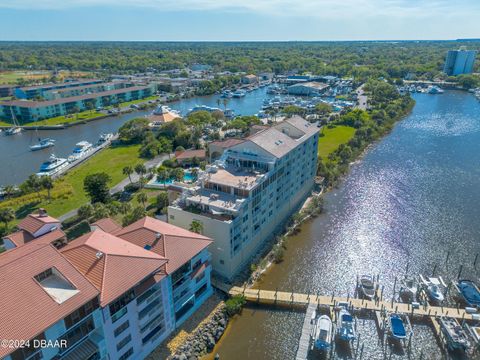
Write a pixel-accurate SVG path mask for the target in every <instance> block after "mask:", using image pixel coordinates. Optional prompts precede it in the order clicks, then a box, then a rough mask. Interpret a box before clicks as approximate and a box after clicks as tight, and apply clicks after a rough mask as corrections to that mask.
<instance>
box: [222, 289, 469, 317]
mask: <svg viewBox="0 0 480 360" xmlns="http://www.w3.org/2000/svg"><path fill="white" fill-rule="evenodd" d="M228 293H229V294H230V295H232V296H233V295H239V294H243V295H244V296H245V299H246V300H247V301H249V302H256V303H259V304H265V305H283V306H294V305H295V306H305V307H306V306H308V305H309V304H315V305H317V306H324V307H330V308H333V307H335V305H336V304H338V303H339V302H347V303H349V304H350V305H351V306H353V307H354V308H355V309H358V310H370V311H383V312H385V311H386V312H395V313H401V314H406V315H417V316H425V317H433V318H436V317H442V316H448V317H452V318H456V319H458V320H472V319H474V316H473V314H469V313H467V312H466V311H465V310H464V309H460V308H447V307H441V306H430V305H428V304H427V303H426V304H424V305H421V306H420V307H419V308H414V307H413V306H412V305H411V304H406V303H397V302H393V301H385V300H377V301H372V300H364V299H357V298H346V297H338V296H333V295H332V296H325V295H318V294H299V293H292V292H283V291H274V290H259V289H250V288H241V287H236V286H235V287H232V288H231V289H230V290H229V291H228ZM475 315H476V317H478V314H475Z"/></svg>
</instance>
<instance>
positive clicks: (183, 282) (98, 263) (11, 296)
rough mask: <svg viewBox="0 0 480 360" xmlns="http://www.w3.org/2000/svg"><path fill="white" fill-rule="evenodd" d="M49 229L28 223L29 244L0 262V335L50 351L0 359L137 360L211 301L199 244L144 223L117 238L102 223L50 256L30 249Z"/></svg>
mask: <svg viewBox="0 0 480 360" xmlns="http://www.w3.org/2000/svg"><path fill="white" fill-rule="evenodd" d="M40 215H41V216H40ZM49 226H58V220H56V219H54V218H51V217H49V216H48V215H46V214H45V213H42V214H35V215H31V216H29V217H28V218H27V219H26V220H24V221H22V222H21V230H20V231H25V232H28V233H29V234H32V236H35V235H37V236H38V239H33V240H30V241H28V242H24V243H18V245H17V246H16V247H13V248H10V249H8V250H7V251H5V252H4V253H2V254H0V274H2V276H0V286H2V289H4V290H6V291H4V292H3V293H2V297H1V302H2V311H1V312H0V334H2V337H3V338H8V339H21V340H25V341H27V340H30V341H31V343H32V344H33V341H34V340H35V341H39V340H46V341H49V342H53V343H55V344H57V345H55V346H52V347H48V348H43V349H41V348H38V347H30V348H24V349H18V350H15V349H5V348H4V349H0V358H2V357H6V359H8V360H17V359H52V358H58V359H68V360H81V359H89V360H96V359H107V358H109V359H121V360H125V359H127V358H132V359H143V358H145V357H146V356H147V355H148V354H150V353H151V352H152V351H153V350H154V349H155V348H156V347H157V346H159V345H160V344H161V343H162V342H163V341H164V340H165V339H166V338H167V336H169V335H170V334H171V333H172V332H173V331H174V330H175V328H176V327H177V326H179V325H180V324H181V323H183V322H184V321H185V320H186V319H188V317H189V316H191V315H192V314H193V312H195V310H196V309H198V307H199V306H201V304H202V303H203V302H204V301H205V300H206V299H207V298H208V297H209V296H210V295H211V294H212V287H211V282H210V273H211V265H210V263H211V258H210V253H209V251H208V247H209V246H210V244H211V243H212V241H211V240H210V239H209V238H208V237H206V236H203V235H200V234H196V233H192V232H190V231H188V230H185V229H182V228H179V227H176V226H174V225H171V224H168V223H165V222H162V221H159V220H156V219H152V218H149V217H146V218H144V219H141V220H139V221H137V222H135V223H133V224H131V225H129V226H127V227H125V228H122V227H121V226H120V225H118V224H117V223H116V222H115V221H114V220H112V219H102V220H99V221H97V222H95V223H94V224H92V225H91V227H92V231H91V232H89V233H87V234H85V235H83V236H81V237H79V238H77V239H75V240H72V241H71V242H69V243H68V244H66V245H65V244H63V243H62V245H63V246H61V247H58V248H56V247H55V246H54V245H53V244H52V243H50V242H49V241H43V240H40V239H41V238H42V237H43V236H45V235H41V233H42V232H43V231H44V230H45V229H46V228H49ZM51 232H52V231H51ZM51 232H50V233H51Z"/></svg>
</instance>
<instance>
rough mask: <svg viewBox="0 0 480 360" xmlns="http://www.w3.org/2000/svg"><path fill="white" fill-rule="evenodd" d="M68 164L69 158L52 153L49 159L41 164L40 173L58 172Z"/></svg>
mask: <svg viewBox="0 0 480 360" xmlns="http://www.w3.org/2000/svg"><path fill="white" fill-rule="evenodd" d="M67 165H68V161H67V159H63V158H57V157H56V156H55V155H54V154H51V155H50V157H49V158H48V161H45V162H44V163H43V164H42V165H40V174H39V175H51V174H54V173H56V172H58V171H59V170H60V169H62V168H64V167H65V166H67Z"/></svg>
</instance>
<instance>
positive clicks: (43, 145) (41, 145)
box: [30, 138, 55, 151]
mask: <svg viewBox="0 0 480 360" xmlns="http://www.w3.org/2000/svg"><path fill="white" fill-rule="evenodd" d="M52 146H55V140H53V139H49V138H46V139H40V140H39V142H38V144H35V145H32V146H30V151H38V150H43V149H47V148H49V147H52Z"/></svg>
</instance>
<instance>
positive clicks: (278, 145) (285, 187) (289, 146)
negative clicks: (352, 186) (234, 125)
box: [168, 116, 318, 279]
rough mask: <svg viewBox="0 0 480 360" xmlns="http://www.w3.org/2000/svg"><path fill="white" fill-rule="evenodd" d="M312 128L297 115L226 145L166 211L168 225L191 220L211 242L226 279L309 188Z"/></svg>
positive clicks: (314, 138)
mask: <svg viewBox="0 0 480 360" xmlns="http://www.w3.org/2000/svg"><path fill="white" fill-rule="evenodd" d="M317 146H318V128H317V127H316V125H315V124H311V123H309V122H308V121H306V120H304V119H303V118H301V117H298V116H295V117H292V118H289V119H287V120H285V121H283V122H281V123H279V124H277V125H274V126H272V127H269V128H264V129H261V130H259V131H258V132H256V133H255V134H253V135H251V136H249V137H247V138H246V139H244V141H241V142H232V145H231V147H228V148H225V147H218V149H217V151H222V152H223V153H222V154H221V155H220V159H219V160H217V161H216V162H215V163H214V164H213V165H210V166H208V167H207V169H206V171H205V172H204V173H202V174H201V175H200V177H199V180H198V181H197V184H196V185H195V186H190V187H185V188H184V189H183V191H182V193H181V194H180V195H179V197H178V198H177V199H176V200H175V201H174V202H173V203H172V204H171V205H170V206H169V207H168V221H169V223H171V224H174V225H177V226H180V227H183V228H186V229H188V228H189V226H190V225H191V223H192V222H193V221H194V220H195V221H198V222H200V223H201V224H202V225H203V226H202V228H203V234H205V235H207V236H208V237H210V238H212V239H213V240H214V244H213V245H212V247H211V252H212V257H213V270H214V271H215V272H216V273H217V274H219V275H221V276H223V277H225V278H227V279H231V278H232V277H234V276H235V274H237V273H238V271H239V270H241V269H242V267H244V266H245V265H247V264H249V263H250V261H251V259H252V257H253V256H254V255H256V254H257V252H258V250H259V249H260V248H261V247H262V246H263V245H264V244H265V242H266V241H267V240H268V239H270V238H271V237H272V236H274V234H275V233H276V232H277V231H278V230H280V227H281V226H282V225H283V224H284V223H285V221H286V220H287V218H288V217H289V216H290V215H291V214H292V213H293V212H294V211H296V210H297V209H298V208H299V206H300V204H301V203H302V200H304V199H305V198H306V197H307V195H308V193H309V192H310V190H311V189H312V187H313V184H314V177H315V174H316V168H317Z"/></svg>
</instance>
